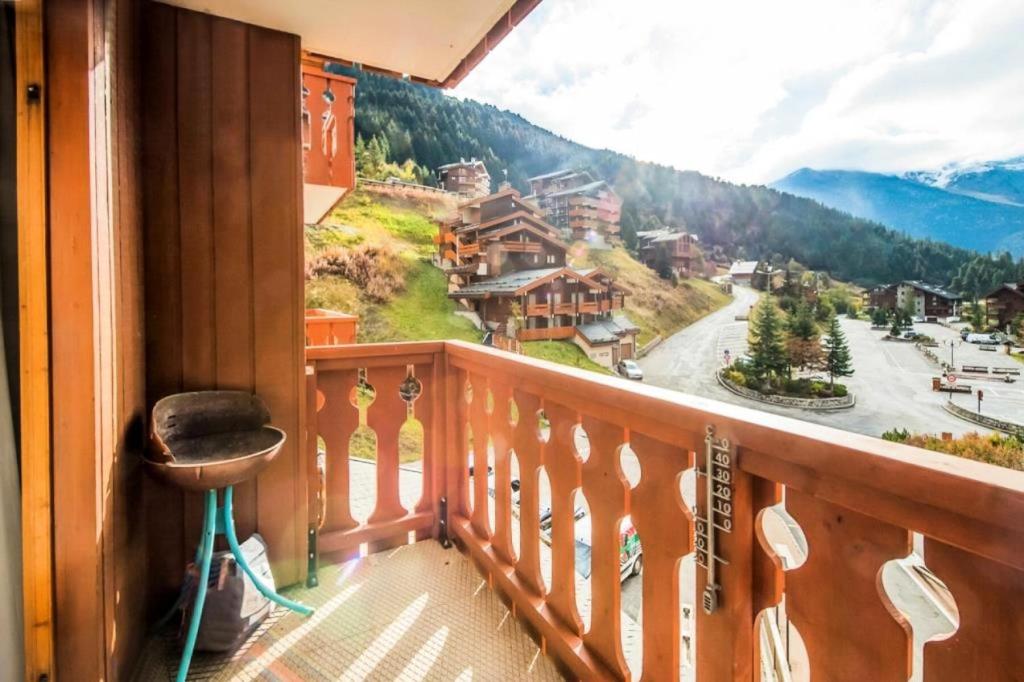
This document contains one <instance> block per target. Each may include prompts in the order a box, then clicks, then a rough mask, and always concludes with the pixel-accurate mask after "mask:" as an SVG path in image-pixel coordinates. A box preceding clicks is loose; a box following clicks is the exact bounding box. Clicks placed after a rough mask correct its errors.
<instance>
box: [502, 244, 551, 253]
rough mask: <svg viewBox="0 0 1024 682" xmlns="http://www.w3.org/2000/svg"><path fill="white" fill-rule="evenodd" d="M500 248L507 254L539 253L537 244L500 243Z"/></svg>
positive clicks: (539, 246) (539, 248)
mask: <svg viewBox="0 0 1024 682" xmlns="http://www.w3.org/2000/svg"><path fill="white" fill-rule="evenodd" d="M501 248H503V249H504V250H505V251H507V252H509V253H540V252H541V245H540V244H539V243H538V242H501Z"/></svg>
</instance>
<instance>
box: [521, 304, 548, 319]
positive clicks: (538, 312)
mask: <svg viewBox="0 0 1024 682" xmlns="http://www.w3.org/2000/svg"><path fill="white" fill-rule="evenodd" d="M526 315H527V317H548V316H549V315H551V304H550V303H527V304H526Z"/></svg>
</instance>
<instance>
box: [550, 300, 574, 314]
mask: <svg viewBox="0 0 1024 682" xmlns="http://www.w3.org/2000/svg"><path fill="white" fill-rule="evenodd" d="M554 310H555V315H574V314H575V313H576V304H575V303H573V302H572V301H569V302H568V303H555V305H554Z"/></svg>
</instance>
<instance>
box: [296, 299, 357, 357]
mask: <svg viewBox="0 0 1024 682" xmlns="http://www.w3.org/2000/svg"><path fill="white" fill-rule="evenodd" d="M305 326H306V346H307V347H309V346H337V345H340V344H345V343H355V342H356V336H357V335H358V331H359V316H358V315H349V314H348V313H341V312H338V311H336V310H324V309H323V308H306V320H305Z"/></svg>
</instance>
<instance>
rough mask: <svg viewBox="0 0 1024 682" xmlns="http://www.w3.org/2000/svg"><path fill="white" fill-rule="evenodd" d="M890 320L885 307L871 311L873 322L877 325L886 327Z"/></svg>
mask: <svg viewBox="0 0 1024 682" xmlns="http://www.w3.org/2000/svg"><path fill="white" fill-rule="evenodd" d="M888 322H889V314H888V313H887V312H886V310H885V308H875V309H874V310H872V311H871V324H873V325H875V326H876V327H884V326H885V325H886V323H888Z"/></svg>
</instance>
